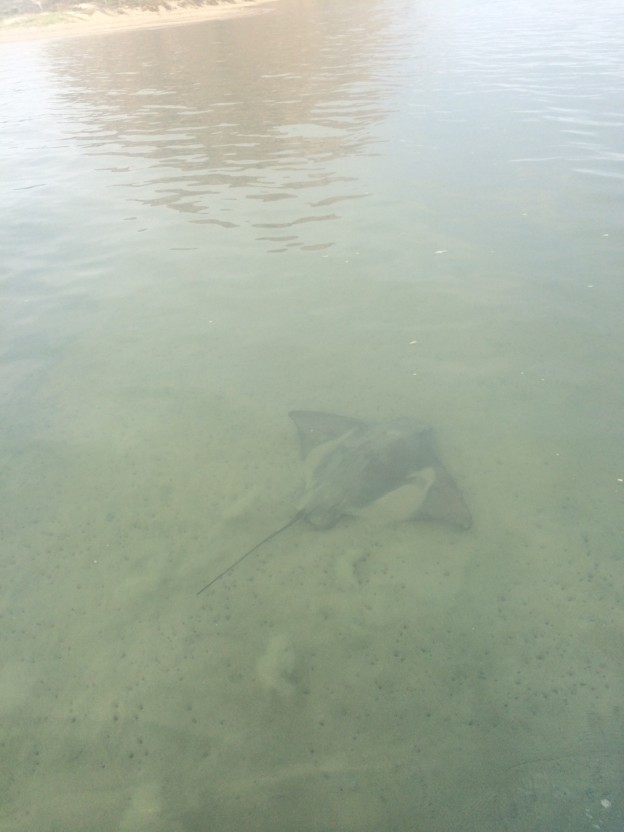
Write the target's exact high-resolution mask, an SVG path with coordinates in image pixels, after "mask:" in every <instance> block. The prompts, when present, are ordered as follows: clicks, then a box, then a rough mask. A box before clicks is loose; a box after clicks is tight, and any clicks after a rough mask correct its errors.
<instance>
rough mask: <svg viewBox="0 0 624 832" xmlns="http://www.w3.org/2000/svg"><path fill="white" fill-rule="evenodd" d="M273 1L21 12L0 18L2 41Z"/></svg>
mask: <svg viewBox="0 0 624 832" xmlns="http://www.w3.org/2000/svg"><path fill="white" fill-rule="evenodd" d="M271 2H272V0H233V1H230V0H226V2H217V3H214V2H213V3H210V4H206V5H193V6H184V5H177V4H172V3H169V4H168V5H169V8H159V9H157V10H147V9H137V8H132V7H129V6H128V7H120V8H119V9H115V10H110V11H104V10H102V9H101V8H97V7H95V6H90V5H89V4H83V6H82V7H81V8H76V9H73V10H68V11H63V12H54V13H46V12H41V13H36V14H21V15H15V16H12V17H7V18H5V19H3V20H0V43H2V42H10V41H24V40H47V39H50V38H60V37H63V38H64V37H79V36H83V35H97V34H105V33H108V32H118V31H126V30H131V29H146V28H155V27H160V26H171V25H181V24H185V23H199V22H202V21H205V20H220V19H223V18H226V17H232V16H234V15H240V14H248V13H250V12H254V11H259V10H260V9H261V8H262V7H269V4H270V3H271Z"/></svg>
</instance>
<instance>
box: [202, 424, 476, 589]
mask: <svg viewBox="0 0 624 832" xmlns="http://www.w3.org/2000/svg"><path fill="white" fill-rule="evenodd" d="M289 416H290V418H291V419H292V420H293V422H294V423H295V427H296V428H297V433H298V436H299V444H300V448H301V455H302V457H303V459H304V465H305V469H306V487H305V490H304V494H303V497H302V499H301V501H300V503H299V507H298V511H297V513H296V514H295V515H294V516H293V517H291V519H290V520H289V521H288V523H286V524H285V525H284V526H282V527H281V528H279V529H277V531H274V532H272V533H271V534H270V535H269V536H268V537H265V538H264V539H263V540H261V541H260V542H259V543H256V545H255V546H254V547H253V548H252V549H250V550H249V551H248V552H245V554H244V555H242V557H240V558H239V559H238V560H237V561H235V562H234V563H233V564H231V565H230V566H228V568H227V569H225V570H224V571H223V572H221V574H219V575H217V577H216V578H213V579H212V580H211V581H210V582H209V583H208V584H206V586H204V587H202V589H200V590H199V592H200V593H201V592H203V591H204V590H206V589H208V587H209V586H211V585H212V584H214V583H215V582H216V581H218V580H219V579H220V578H222V577H223V576H224V575H226V574H227V573H228V572H231V571H232V569H234V568H235V567H236V566H238V564H239V563H241V562H242V561H243V560H244V559H245V558H246V557H248V556H249V555H251V554H252V553H253V552H255V551H256V550H257V549H259V548H260V546H262V545H263V544H264V543H267V542H268V541H269V540H271V539H272V538H274V537H275V536H276V535H278V534H280V533H281V532H283V531H285V530H286V529H287V528H289V527H290V526H292V525H294V523H296V522H297V521H299V520H301V519H306V520H307V521H308V522H309V523H311V524H312V525H313V526H316V527H317V528H322V529H327V528H330V527H331V526H333V525H335V523H337V522H338V520H339V519H340V518H341V517H343V516H345V515H360V514H366V513H367V512H369V511H370V510H371V509H373V510H374V509H381V510H382V513H383V514H384V515H385V516H389V517H397V518H399V519H423V520H424V519H428V520H436V521H441V522H444V523H449V524H451V525H453V526H456V527H459V528H464V529H467V528H469V527H470V526H471V525H472V517H471V515H470V511H469V510H468V507H467V506H466V503H465V502H464V499H463V497H462V495H461V492H460V490H459V488H458V487H457V485H456V484H455V481H454V480H453V478H452V477H451V475H450V474H449V472H448V471H447V470H446V468H445V467H444V466H443V465H442V463H441V462H440V460H439V458H438V455H437V452H436V449H435V446H434V443H433V432H432V430H431V428H429V427H427V426H426V425H423V424H421V423H420V422H418V421H416V420H415V419H395V420H393V421H390V422H363V421H361V420H359V419H353V418H350V417H347V416H337V415H335V414H333V413H322V412H319V411H315V410H293V411H292V412H291V413H290V414H289ZM198 594H199V593H198Z"/></svg>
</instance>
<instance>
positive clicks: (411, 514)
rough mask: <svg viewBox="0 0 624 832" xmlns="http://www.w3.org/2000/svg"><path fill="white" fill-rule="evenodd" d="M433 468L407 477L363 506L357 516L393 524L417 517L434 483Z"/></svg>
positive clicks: (423, 469)
mask: <svg viewBox="0 0 624 832" xmlns="http://www.w3.org/2000/svg"><path fill="white" fill-rule="evenodd" d="M435 478H436V473H435V469H434V468H422V469H421V470H420V471H417V472H416V473H414V474H412V475H411V476H409V477H408V478H407V479H406V480H405V481H404V482H403V483H402V484H401V485H400V486H398V488H394V489H392V491H388V492H387V493H386V494H384V495H383V496H382V497H379V498H378V499H377V500H375V501H374V502H372V503H370V504H369V505H367V506H365V507H364V508H363V509H361V511H360V512H359V515H360V516H361V517H363V518H364V519H365V520H370V521H372V522H374V523H395V522H401V521H402V520H410V519H412V518H415V517H417V516H419V515H418V512H419V511H420V510H421V509H422V507H423V505H424V503H425V501H426V499H427V496H428V494H429V492H430V490H431V488H432V486H433V485H434V483H435Z"/></svg>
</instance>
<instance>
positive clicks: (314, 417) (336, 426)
mask: <svg viewBox="0 0 624 832" xmlns="http://www.w3.org/2000/svg"><path fill="white" fill-rule="evenodd" d="M288 415H289V416H290V418H291V419H292V420H293V422H294V423H295V427H296V428H297V436H298V437H299V447H300V449H301V456H302V457H303V458H304V459H305V458H306V457H307V456H308V454H309V453H310V451H312V450H313V449H314V448H318V447H319V446H320V445H325V444H326V443H328V442H333V441H335V440H337V439H339V438H340V437H341V436H344V435H345V434H346V433H348V432H349V431H350V430H353V429H354V428H358V427H362V426H363V425H365V424H366V423H365V422H362V421H361V419H352V418H351V417H349V416H338V415H336V414H334V413H321V412H319V411H316V410H291V411H290V413H289V414H288Z"/></svg>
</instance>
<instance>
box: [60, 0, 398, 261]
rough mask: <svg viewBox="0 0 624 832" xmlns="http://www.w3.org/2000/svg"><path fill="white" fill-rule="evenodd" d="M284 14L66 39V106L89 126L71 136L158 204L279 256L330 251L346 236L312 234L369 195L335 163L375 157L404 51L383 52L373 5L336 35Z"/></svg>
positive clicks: (316, 15) (295, 13)
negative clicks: (245, 234) (283, 251)
mask: <svg viewBox="0 0 624 832" xmlns="http://www.w3.org/2000/svg"><path fill="white" fill-rule="evenodd" d="M281 11H282V14H280V15H279V16H277V15H270V14H261V15H253V16H249V17H247V18H244V19H242V20H239V21H237V23H236V25H234V26H230V25H210V24H208V25H197V26H194V27H190V28H179V27H175V28H170V29H166V28H165V29H162V30H159V31H158V32H156V33H154V32H147V33H145V34H141V33H138V34H137V33H132V34H131V35H127V36H123V35H121V36H119V37H117V38H114V39H113V38H109V37H106V38H101V39H93V41H92V42H91V43H90V48H89V50H88V51H85V50H84V49H83V48H82V44H81V43H80V42H67V43H62V44H60V45H58V46H57V47H56V49H57V51H58V53H59V55H58V58H60V66H59V68H60V69H61V71H62V73H63V79H64V84H67V83H68V82H70V83H71V87H70V90H69V92H66V93H63V94H62V95H61V100H62V101H63V106H66V107H68V108H74V109H75V111H76V112H77V113H79V117H80V122H81V124H82V129H80V130H78V131H77V132H76V133H75V134H74V136H73V138H75V139H76V140H77V141H78V143H79V144H80V146H81V148H82V149H83V150H84V151H85V152H88V153H91V154H93V155H97V156H101V157H102V159H101V161H100V162H99V166H103V167H104V168H105V169H108V170H110V171H112V172H114V173H117V174H118V176H117V181H118V182H119V183H120V184H123V185H125V186H126V187H128V188H131V189H134V191H135V199H136V198H138V199H140V200H141V202H143V203H144V204H146V205H152V206H156V205H166V206H168V207H170V208H174V209H176V210H178V211H181V212H185V213H187V214H189V215H192V217H191V221H192V222H197V223H208V224H216V225H218V226H220V227H222V228H234V227H237V226H239V225H242V224H244V225H250V226H251V227H252V228H253V229H256V234H257V236H258V237H259V238H260V239H263V240H265V241H266V242H267V245H269V247H272V248H275V247H277V248H290V247H293V246H302V247H303V248H309V249H322V248H326V247H328V246H330V245H332V243H333V242H334V235H335V231H334V230H332V229H330V228H326V229H324V230H322V231H318V232H317V233H316V235H315V236H314V237H313V238H311V239H310V235H309V234H308V233H307V231H306V230H305V229H302V226H306V225H308V224H310V223H315V224H317V223H326V222H327V221H328V220H334V219H337V218H338V217H339V216H340V203H342V202H344V201H351V200H356V199H361V198H363V197H364V196H365V195H366V194H365V192H364V191H363V189H362V186H361V183H359V182H358V181H357V177H355V176H353V175H349V173H348V171H346V172H345V171H342V170H340V167H339V166H337V165H336V161H337V160H338V161H343V160H344V159H348V158H354V157H357V156H361V155H370V154H372V153H374V152H375V143H376V141H378V137H377V136H376V135H375V132H374V128H375V125H376V124H378V123H379V122H380V121H381V120H382V119H383V118H384V116H385V114H386V113H387V109H388V101H387V97H388V90H389V87H390V86H391V84H392V81H391V77H392V75H391V73H390V74H389V72H388V70H389V68H390V67H391V66H392V65H393V63H395V62H396V60H397V57H398V56H397V55H396V54H395V53H394V50H393V49H384V46H385V40H386V38H385V30H386V29H388V27H389V26H390V25H391V23H392V19H391V18H390V19H389V18H388V16H387V15H386V14H385V12H384V11H383V10H382V9H380V8H379V7H378V6H377V5H376V4H374V3H369V4H368V5H367V8H366V11H364V9H363V14H362V15H361V17H359V18H358V20H357V21H354V22H353V24H352V25H348V26H346V27H343V26H341V27H339V28H338V29H337V30H336V31H332V29H333V28H334V23H333V20H332V16H331V13H330V12H329V10H327V9H323V8H322V7H319V6H317V5H315V4H313V3H308V4H303V6H293V7H292V8H289V7H288V6H287V7H285V8H284V9H283V10H281ZM286 33H288V34H286ZM394 46H395V47H396V44H394ZM57 66H58V64H57ZM137 173H138V176H137ZM124 174H125V175H124ZM137 189H138V191H137ZM257 203H273V205H272V206H271V209H270V210H267V209H266V208H264V209H262V208H257V207H256V204H257ZM313 240H316V242H313ZM306 243H307V244H306Z"/></svg>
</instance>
